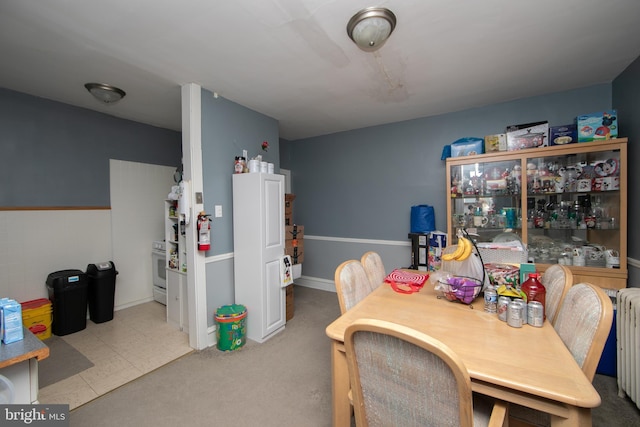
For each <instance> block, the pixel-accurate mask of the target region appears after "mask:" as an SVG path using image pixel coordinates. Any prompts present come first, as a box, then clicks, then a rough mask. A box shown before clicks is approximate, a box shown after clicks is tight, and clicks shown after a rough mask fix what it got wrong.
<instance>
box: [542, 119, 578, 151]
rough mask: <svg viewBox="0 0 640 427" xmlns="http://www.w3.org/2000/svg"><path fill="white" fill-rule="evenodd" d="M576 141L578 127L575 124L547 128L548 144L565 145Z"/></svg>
mask: <svg viewBox="0 0 640 427" xmlns="http://www.w3.org/2000/svg"><path fill="white" fill-rule="evenodd" d="M576 142H578V127H577V126H576V125H575V124H572V125H562V126H552V127H550V128H549V145H550V146H551V145H566V144H573V143H576Z"/></svg>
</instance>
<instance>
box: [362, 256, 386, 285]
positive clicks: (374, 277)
mask: <svg viewBox="0 0 640 427" xmlns="http://www.w3.org/2000/svg"><path fill="white" fill-rule="evenodd" d="M360 263H361V264H362V266H363V267H364V271H366V272H367V277H368V278H369V282H370V283H371V286H374V287H377V286H378V285H380V284H381V283H382V282H384V279H385V277H387V273H386V271H385V269H384V263H383V262H382V258H380V255H379V254H378V253H377V252H373V251H369V252H365V253H364V255H362V258H360Z"/></svg>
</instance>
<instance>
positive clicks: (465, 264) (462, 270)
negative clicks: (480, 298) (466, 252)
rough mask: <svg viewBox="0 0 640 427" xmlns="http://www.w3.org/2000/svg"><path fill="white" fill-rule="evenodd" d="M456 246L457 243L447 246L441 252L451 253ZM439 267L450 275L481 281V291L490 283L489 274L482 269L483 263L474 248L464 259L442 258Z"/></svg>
mask: <svg viewBox="0 0 640 427" xmlns="http://www.w3.org/2000/svg"><path fill="white" fill-rule="evenodd" d="M456 248H457V245H451V246H447V247H446V248H445V249H444V251H443V252H442V253H443V254H448V253H453V252H455V250H456ZM440 269H441V270H443V271H445V272H449V273H450V274H451V275H454V276H462V277H471V278H475V279H477V280H479V281H482V282H483V286H482V290H483V291H484V290H485V289H486V287H487V286H490V285H491V282H490V281H489V276H488V275H487V273H486V272H485V271H484V265H483V263H482V259H481V258H480V256H479V255H478V252H477V250H476V249H475V248H474V249H473V252H472V253H471V255H470V256H469V258H467V259H465V260H462V261H458V260H451V261H445V260H442V265H441V267H440Z"/></svg>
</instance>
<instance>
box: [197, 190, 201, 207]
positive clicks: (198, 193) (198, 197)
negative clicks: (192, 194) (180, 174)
mask: <svg viewBox="0 0 640 427" xmlns="http://www.w3.org/2000/svg"><path fill="white" fill-rule="evenodd" d="M196 203H198V204H200V205H201V204H202V193H201V192H200V191H198V192H196Z"/></svg>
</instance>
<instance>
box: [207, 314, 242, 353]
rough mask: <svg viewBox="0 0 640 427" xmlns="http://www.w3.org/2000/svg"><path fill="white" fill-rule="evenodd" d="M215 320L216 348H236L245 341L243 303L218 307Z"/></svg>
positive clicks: (225, 349) (228, 349) (229, 349)
mask: <svg viewBox="0 0 640 427" xmlns="http://www.w3.org/2000/svg"><path fill="white" fill-rule="evenodd" d="M215 320H216V325H217V326H216V338H217V341H218V344H217V347H218V350H222V351H233V350H237V349H239V348H241V347H242V346H243V345H244V344H245V343H246V342H247V308H246V307H245V306H244V305H242V304H231V305H223V306H221V307H218V308H217V309H216V312H215Z"/></svg>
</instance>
